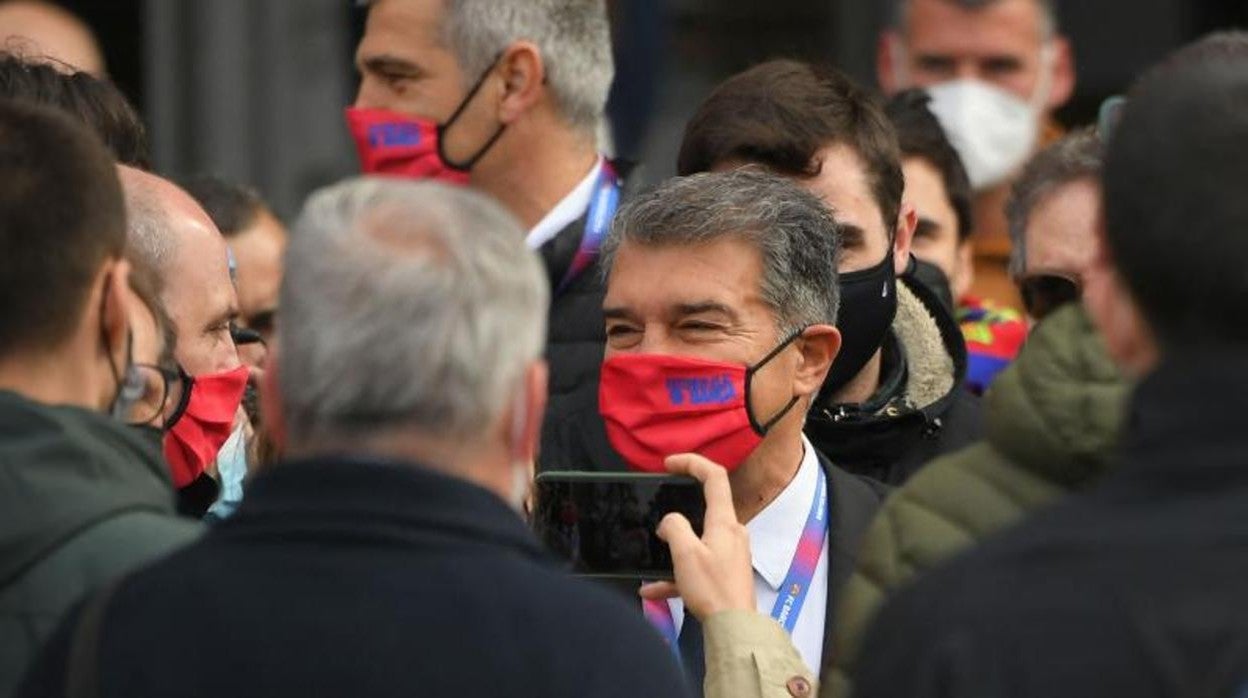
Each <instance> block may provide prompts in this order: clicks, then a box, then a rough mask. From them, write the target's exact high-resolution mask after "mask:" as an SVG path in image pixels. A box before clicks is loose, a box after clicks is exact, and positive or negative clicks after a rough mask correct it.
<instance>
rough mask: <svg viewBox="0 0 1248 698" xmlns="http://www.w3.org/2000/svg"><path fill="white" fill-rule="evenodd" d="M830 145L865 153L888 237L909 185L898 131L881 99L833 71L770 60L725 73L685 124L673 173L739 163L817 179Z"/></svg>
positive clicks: (870, 178)
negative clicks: (823, 154)
mask: <svg viewBox="0 0 1248 698" xmlns="http://www.w3.org/2000/svg"><path fill="white" fill-rule="evenodd" d="M831 145H847V146H849V147H850V148H852V149H853V150H854V151H855V152H856V153H857V154H858V156H859V157H860V158H862V161H863V165H864V166H865V168H866V175H867V178H868V181H869V182H870V186H871V192H872V194H873V195H874V196H875V200H876V205H877V207H878V208H879V209H880V214H881V216H882V217H883V220H884V229H885V230H887V231H888V232H889V233H890V234H891V233H892V232H893V230H894V228H895V227H896V225H897V214H898V212H899V211H900V210H901V194H902V190H903V189H904V188H905V181H904V179H903V178H902V174H901V155H900V153H899V151H898V148H897V134H896V132H895V131H894V130H893V126H892V124H891V123H889V121H888V117H887V116H885V115H884V109H883V106H882V105H881V103H880V101H879V99H878V98H877V97H876V96H875V95H874V94H873V93H871V92H868V91H866V90H864V89H862V88H861V87H859V86H858V85H857V84H856V83H855V82H854V81H853V80H851V79H850V78H849V77H848V76H847V75H845V74H844V73H841V72H840V71H838V70H836V69H834V68H829V67H827V66H822V65H813V64H809V63H801V62H798V61H791V60H773V61H768V62H766V63H761V64H759V65H756V66H754V67H753V68H750V69H749V70H746V71H745V72H743V73H738V74H737V75H734V76H733V77H731V78H728V79H727V80H725V81H724V82H723V83H722V84H720V85H719V87H716V88H715V90H714V91H713V92H712V93H711V94H710V96H709V97H707V98H706V101H704V102H703V103H702V105H701V106H700V107H698V110H697V112H696V113H694V115H693V118H691V119H690V120H689V124H688V125H687V126H686V127H685V136H684V139H683V141H682V142H681V146H680V153H679V155H678V156H677V162H676V172H677V173H678V174H680V175H682V176H684V175H690V174H694V173H696V172H709V171H711V170H713V169H715V168H716V167H718V166H722V165H725V164H728V163H731V162H737V163H739V164H754V165H762V166H763V167H766V168H767V169H769V170H771V171H773V172H775V173H778V174H781V175H786V176H789V177H814V176H816V175H818V174H819V173H820V170H821V169H822V162H821V161H820V160H819V158H818V156H819V151H820V150H822V149H823V148H825V147H828V146H831Z"/></svg>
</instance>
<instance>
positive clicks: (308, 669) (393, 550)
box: [23, 180, 684, 698]
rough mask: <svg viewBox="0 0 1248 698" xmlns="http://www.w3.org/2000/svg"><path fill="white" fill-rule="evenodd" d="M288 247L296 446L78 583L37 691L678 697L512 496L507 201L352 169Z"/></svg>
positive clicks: (513, 312) (514, 304)
mask: <svg viewBox="0 0 1248 698" xmlns="http://www.w3.org/2000/svg"><path fill="white" fill-rule="evenodd" d="M288 262H289V264H288V266H287V269H288V271H287V275H286V278H285V280H284V282H283V288H282V298H281V301H282V308H283V320H282V324H281V326H280V329H279V346H280V350H279V352H278V354H277V356H276V359H275V362H276V363H275V365H274V366H272V367H271V370H270V371H269V372H268V374H267V375H268V376H270V377H273V376H276V380H275V381H274V380H270V381H269V385H266V386H265V390H264V399H265V405H266V411H267V415H268V416H269V420H268V421H269V423H271V424H273V425H274V427H275V433H276V434H278V435H280V436H281V438H282V439H283V440H284V442H285V446H286V452H287V453H288V454H289V455H290V456H291V457H292V458H293V459H294V460H293V461H292V462H289V463H286V464H281V465H278V466H276V467H275V468H274V469H273V470H272V471H271V472H269V473H267V474H264V475H262V476H260V477H259V479H258V480H257V481H256V482H255V483H254V485H253V486H252V487H251V488H250V489H249V492H248V498H247V499H246V500H245V501H244V503H243V504H242V506H241V507H240V509H239V510H238V512H237V513H236V514H235V516H234V517H232V518H231V519H229V520H228V521H226V522H225V523H223V524H221V525H220V526H219V527H218V528H216V529H214V530H213V531H212V532H211V533H210V534H209V535H208V536H206V537H205V538H204V539H203V540H202V541H201V542H200V543H198V544H196V545H193V546H191V547H190V548H187V549H185V550H184V551H183V552H181V553H179V554H177V555H175V556H173V557H172V558H169V559H167V560H165V561H163V562H161V563H159V564H157V565H155V566H153V567H150V568H148V569H146V570H144V571H141V572H139V573H137V574H135V575H133V576H131V577H129V578H127V579H125V580H123V581H122V582H121V583H120V584H119V585H118V586H115V587H113V588H110V589H108V590H106V591H104V592H103V593H101V594H99V595H97V596H96V597H94V598H93V599H91V600H89V601H88V602H87V603H86V605H85V606H84V607H83V608H82V609H81V610H80V611H79V612H77V613H75V614H73V615H72V616H71V617H70V619H69V620H68V621H67V623H66V624H65V625H63V626H62V628H61V629H60V630H59V631H58V634H57V636H56V637H55V638H54V640H53V641H52V643H51V644H50V646H49V648H48V649H47V651H46V652H45V654H44V656H43V657H42V658H41V660H39V661H38V662H37V663H36V665H35V667H34V669H33V670H32V673H31V674H30V675H29V676H28V677H27V682H26V685H25V688H24V689H23V691H24V692H23V695H31V696H34V695H40V696H43V695H62V694H66V695H77V694H79V691H81V690H83V689H84V688H85V689H87V690H89V691H90V692H91V693H92V694H94V695H98V696H155V695H180V696H204V697H205V698H207V697H210V696H211V697H213V698H219V696H222V695H255V696H311V695H342V696H347V695H359V696H396V697H397V696H416V695H428V696H450V695H455V696H492V697H493V696H517V697H519V696H568V697H571V696H619V697H620V698H625V697H629V698H631V697H633V696H679V695H682V694H683V693H684V683H683V681H682V678H681V676H680V673H679V670H678V668H677V665H676V663H675V662H674V661H673V658H672V654H671V652H670V651H669V650H668V649H667V648H666V647H664V645H663V643H662V641H661V640H660V638H659V636H658V635H657V633H655V632H654V631H653V630H652V629H651V628H650V627H648V626H647V625H646V624H645V622H644V621H643V620H642V618H641V615H640V613H639V611H638V610H637V609H636V608H629V607H628V605H627V604H625V603H624V602H622V601H620V600H618V599H616V598H615V597H614V596H613V595H611V594H610V593H609V592H607V591H604V590H601V589H597V588H594V587H592V586H590V585H589V584H587V583H583V582H578V581H575V580H572V579H569V578H566V577H564V576H563V575H561V574H560V573H559V572H558V571H556V570H555V569H554V568H553V567H552V566H551V565H549V564H548V563H547V561H546V559H545V556H544V554H543V552H542V551H541V550H540V548H539V547H538V545H537V544H536V542H535V541H534V539H533V538H532V537H531V536H530V534H529V533H528V531H527V530H526V529H525V526H524V524H523V522H522V520H521V518H520V516H519V514H518V510H519V508H520V507H521V505H522V502H523V500H524V497H525V495H526V492H527V488H528V481H529V473H530V470H531V467H532V465H531V464H532V458H533V455H534V452H535V450H536V447H537V442H538V438H539V437H538V434H539V433H540V425H541V419H542V413H543V408H544V404H545V400H546V367H545V363H544V361H543V360H542V359H541V353H542V347H543V344H544V339H545V328H544V326H543V318H544V316H545V312H546V303H547V299H548V289H547V284H546V281H545V279H544V274H543V273H542V269H541V263H540V262H539V260H538V258H537V256H536V255H535V254H533V253H531V252H529V251H526V250H525V249H524V246H523V236H522V235H520V234H519V228H518V227H517V226H516V224H515V223H514V221H513V220H512V219H511V218H510V217H509V216H507V214H506V213H505V212H504V211H503V210H502V209H501V208H500V207H498V206H497V205H496V204H494V203H492V202H490V201H489V200H487V199H485V198H484V197H481V196H480V195H478V194H473V193H471V192H468V191H465V190H456V189H451V188H449V187H445V186H442V185H436V184H428V183H426V184H414V183H409V182H400V181H393V180H357V181H352V182H347V183H344V184H341V185H338V186H336V187H333V188H331V189H329V190H326V191H323V192H321V193H319V194H317V195H314V197H313V198H312V199H311V200H310V201H309V203H308V205H307V207H306V209H305V212H304V214H303V216H302V218H301V220H300V222H299V224H298V225H297V228H296V234H295V235H293V236H292V242H291V247H290V250H289V253H288ZM66 677H68V679H66Z"/></svg>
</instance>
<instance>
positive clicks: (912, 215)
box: [893, 201, 919, 276]
mask: <svg viewBox="0 0 1248 698" xmlns="http://www.w3.org/2000/svg"><path fill="white" fill-rule="evenodd" d="M918 225H919V214H918V212H916V211H915V209H914V204H911V203H907V202H904V201H903V202H902V203H901V213H899V214H897V229H896V231H894V233H893V270H894V272H895V273H896V274H897V276H901V275H902V274H904V273H906V268H907V267H909V266H910V245H911V244H912V243H913V242H914V229H915V228H917V227H918Z"/></svg>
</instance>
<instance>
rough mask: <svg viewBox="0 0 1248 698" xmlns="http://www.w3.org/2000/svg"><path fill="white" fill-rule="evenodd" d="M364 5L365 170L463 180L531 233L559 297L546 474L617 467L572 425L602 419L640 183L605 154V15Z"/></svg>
mask: <svg viewBox="0 0 1248 698" xmlns="http://www.w3.org/2000/svg"><path fill="white" fill-rule="evenodd" d="M360 4H362V5H367V7H368V19H367V22H366V27H365V32H364V36H363V39H362V40H361V41H360V45H359V47H358V50H357V52H356V67H357V69H358V70H359V72H360V88H359V92H358V94H357V95H356V99H355V105H354V109H353V110H352V112H351V120H352V127H353V130H354V131H355V133H354V135H355V137H356V141H357V144H358V145H359V147H360V148H361V155H362V156H363V157H362V165H363V167H364V170H365V171H366V172H386V173H388V174H397V175H402V176H409V177H439V178H441V177H445V178H448V179H452V180H454V181H457V182H459V183H462V184H467V185H468V186H470V187H472V188H474V189H476V190H478V191H480V192H482V193H485V194H488V195H489V196H490V197H492V198H494V199H495V200H497V201H498V202H499V203H501V204H502V205H503V206H504V207H505V208H506V209H507V210H508V211H510V212H511V213H512V215H514V216H515V217H516V219H517V220H519V221H520V224H521V226H522V228H523V229H524V232H521V233H520V236H521V237H523V238H524V240H525V242H526V244H527V245H528V247H529V248H531V249H534V250H538V252H539V253H540V254H541V259H542V262H543V263H544V264H545V267H546V277H547V280H548V283H549V288H550V290H551V305H550V316H549V317H550V322H549V327H548V329H549V334H548V336H547V341H546V349H545V355H546V359H547V361H548V362H549V365H550V390H549V394H550V401H549V404H548V406H547V420H546V427H545V430H544V431H543V435H542V445H543V448H542V458H541V461H540V462H539V464H538V465H539V467H541V468H543V469H561V470H569V469H572V470H585V469H590V466H589V465H587V460H589V459H592V461H593V463H594V464H595V465H594V467H598V468H609V467H611V466H612V464H618V461H617V460H615V459H614V456H613V454H612V453H611V452H610V449H609V448H608V447H607V446H606V443H605V436H603V434H602V427H601V422H600V421H599V420H596V419H595V418H596V412H593V411H590V412H589V413H588V415H587V417H586V418H587V419H588V420H589V422H590V424H589V426H588V430H587V431H588V432H589V434H590V436H589V437H588V440H587V442H586V443H587V444H588V445H587V447H586V448H585V449H584V450H585V451H586V453H582V450H581V448H580V447H581V445H582V443H581V441H580V440H579V439H578V440H575V441H573V442H571V443H569V440H568V438H567V437H566V436H562V435H561V429H563V428H564V427H563V425H565V424H566V423H567V422H568V420H569V415H571V414H573V413H575V412H578V411H581V410H582V408H583V407H584V406H586V405H588V406H589V407H590V408H592V407H593V405H594V402H595V399H596V396H597V390H598V366H599V364H601V363H602V347H603V341H604V339H605V338H604V336H603V334H602V281H601V278H600V275H599V273H598V263H597V259H598V250H599V247H600V245H601V243H602V239H603V236H604V235H605V233H606V229H607V226H608V225H609V224H610V222H611V217H612V215H613V214H614V213H615V208H616V206H617V205H618V203H619V198H620V194H621V188H622V185H623V181H624V178H625V176H626V175H627V174H628V173H627V171H625V170H626V168H624V167H622V166H620V165H619V164H618V163H613V162H610V161H609V160H608V159H607V158H606V157H605V156H604V155H602V154H601V153H600V152H599V148H598V139H599V135H600V134H601V133H604V132H605V128H604V122H603V112H604V110H605V108H606V103H607V94H608V91H609V90H610V87H611V81H612V76H613V75H614V71H615V66H614V61H613V58H612V53H611V29H610V26H609V23H608V20H607V13H606V8H605V5H604V4H603V2H601V0H560V1H559V2H553V1H551V0H546V1H543V2H531V3H527V5H526V7H527V9H526V10H524V11H516V12H512V11H500V10H499V6H498V3H497V2H494V1H493V0H468V1H464V2H453V3H450V2H442V0H369V1H368V2H362V3H360ZM362 125H369V128H368V129H367V130H363V126H362ZM413 127H416V128H419V129H422V132H424V133H426V134H428V135H426V136H422V137H420V138H419V139H418V140H419V141H420V143H421V144H420V145H419V146H418V147H417V148H412V147H409V146H410V145H411V144H410V143H409V142H407V141H406V140H404V139H398V140H400V141H402V142H401V143H399V144H397V145H396V147H395V149H394V150H393V151H390V150H386V143H384V142H382V141H386V139H385V138H384V137H382V138H375V137H374V133H373V131H372V130H371V129H372V128H380V129H391V131H390V132H394V130H396V129H397V130H398V131H399V132H404V131H403V130H404V129H409V130H410V129H411V128H413ZM433 132H436V137H434V136H433ZM381 133H383V134H384V133H385V131H382V132H381ZM435 140H436V141H437V143H436V144H435V143H434V142H433V141H435ZM422 149H423V150H422ZM417 152H419V153H420V157H421V158H423V159H420V160H416V159H414V158H415V154H416V153H417ZM379 155H384V157H378V156H379ZM573 446H575V448H574V447H573Z"/></svg>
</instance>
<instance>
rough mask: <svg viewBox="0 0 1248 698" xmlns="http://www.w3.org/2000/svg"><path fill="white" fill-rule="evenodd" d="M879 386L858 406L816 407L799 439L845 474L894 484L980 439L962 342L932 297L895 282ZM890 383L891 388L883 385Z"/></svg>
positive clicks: (908, 281)
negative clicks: (893, 311)
mask: <svg viewBox="0 0 1248 698" xmlns="http://www.w3.org/2000/svg"><path fill="white" fill-rule="evenodd" d="M883 364H884V365H883V369H882V373H883V376H882V380H883V382H884V383H885V384H886V385H884V386H883V387H882V389H881V390H880V391H879V392H878V393H877V395H876V396H875V397H873V398H872V399H871V400H869V401H868V402H867V403H864V404H863V405H854V406H840V405H831V404H825V403H823V402H822V401H820V400H816V402H815V405H814V406H813V407H812V408H811V410H810V414H809V416H808V417H807V419H806V428H805V431H806V436H807V438H809V439H810V440H811V442H812V443H813V444H814V445H815V448H817V449H819V452H820V453H823V454H824V455H826V456H827V457H828V458H831V459H832V462H833V463H836V464H837V465H839V466H840V467H842V468H844V469H846V470H848V471H849V472H851V473H855V474H858V475H865V476H867V477H870V478H873V479H875V480H879V481H880V482H884V483H887V484H889V485H900V484H901V483H902V482H905V480H906V479H907V478H909V477H910V476H911V475H912V474H914V472H915V471H916V470H918V469H919V468H920V467H922V466H923V465H925V464H926V463H927V462H928V461H930V460H932V459H933V458H935V457H936V456H940V455H944V454H946V453H952V452H954V451H958V450H961V449H962V448H964V447H966V446H969V445H971V444H972V443H975V442H976V441H978V440H979V438H980V435H981V434H982V432H983V425H982V412H981V409H980V404H979V398H977V397H975V396H974V395H972V394H971V393H970V392H969V391H968V390H966V388H965V387H964V386H965V383H966V343H965V340H963V338H962V331H961V330H960V329H959V328H958V325H957V322H956V321H955V320H954V319H953V316H952V315H951V314H950V313H949V311H948V310H947V309H946V308H945V307H944V306H943V305H942V304H941V302H940V299H939V298H938V297H937V295H936V294H935V293H934V292H933V291H932V290H931V289H929V288H928V287H927V286H926V285H925V284H923V283H922V282H920V281H918V280H916V279H915V278H914V277H913V276H910V275H907V276H902V277H901V278H899V279H898V280H897V317H896V319H894V320H893V328H892V331H891V332H890V334H889V336H888V338H887V339H886V340H885V345H884V362H883ZM889 383H893V385H889Z"/></svg>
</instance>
